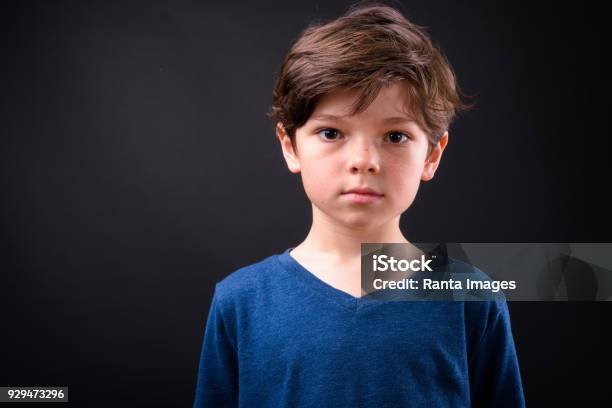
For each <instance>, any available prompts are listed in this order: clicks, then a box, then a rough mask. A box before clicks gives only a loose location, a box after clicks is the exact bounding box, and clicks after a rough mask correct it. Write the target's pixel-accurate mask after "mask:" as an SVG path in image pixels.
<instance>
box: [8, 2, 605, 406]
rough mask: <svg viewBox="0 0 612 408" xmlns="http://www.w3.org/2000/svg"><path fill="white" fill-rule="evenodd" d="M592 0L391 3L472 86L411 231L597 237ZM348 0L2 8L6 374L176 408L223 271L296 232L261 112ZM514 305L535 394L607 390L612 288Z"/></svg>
mask: <svg viewBox="0 0 612 408" xmlns="http://www.w3.org/2000/svg"><path fill="white" fill-rule="evenodd" d="M589 3H591V2H580V3H578V4H571V5H570V4H568V5H562V4H560V3H551V4H547V3H537V2H486V1H481V2H452V1H414V2H413V1H404V2H401V3H400V2H396V3H392V4H395V5H396V6H397V7H398V8H399V9H400V10H401V11H402V12H403V13H404V14H405V15H406V16H407V17H408V18H409V19H411V20H412V21H414V22H415V23H417V24H419V25H422V26H426V27H428V30H429V33H430V34H431V36H432V37H433V38H434V40H436V41H437V42H438V43H440V45H441V47H442V49H443V51H444V52H445V54H446V56H447V57H448V59H449V61H450V62H451V64H452V66H453V68H454V70H455V72H456V74H457V77H458V80H459V84H460V85H461V87H462V88H463V90H464V91H466V92H467V93H472V94H476V100H475V101H476V106H475V108H474V109H473V110H472V111H470V112H467V113H465V114H463V115H460V116H459V117H458V118H457V120H456V121H455V122H454V123H453V125H452V126H451V129H450V137H449V144H448V147H447V149H446V150H445V153H444V156H443V158H442V162H441V165H440V168H439V169H438V172H437V173H436V177H435V178H434V179H433V180H432V181H431V182H428V183H423V184H422V185H421V188H420V190H419V193H418V195H417V198H416V201H415V203H414V205H413V206H412V207H411V208H410V209H409V210H408V211H407V213H406V214H405V215H404V216H403V218H402V224H401V225H402V230H403V231H404V232H405V234H406V236H407V237H408V239H410V240H412V241H415V242H419V241H421V242H433V241H436V242H608V241H610V232H609V231H610V217H609V209H610V200H609V198H608V197H609V195H608V191H607V190H608V189H609V175H610V171H609V170H608V167H607V159H608V155H609V154H608V151H609V150H608V149H609V146H610V143H609V141H608V139H609V129H608V118H609V109H608V106H609V104H608V101H607V98H608V94H609V82H610V80H609V74H608V69H607V67H606V65H605V63H604V57H605V54H606V53H608V50H609V44H605V43H604V42H603V41H604V38H606V37H607V36H608V35H609V34H610V33H609V32H607V31H608V30H607V29H606V28H605V27H606V26H607V21H605V18H604V16H605V15H606V14H605V13H604V11H603V10H602V9H599V8H598V7H599V6H598V5H597V4H596V3H595V2H592V3H591V4H589ZM349 4H350V2H346V1H326V2H314V1H313V2H307V1H301V2H270V1H267V2H252V3H248V4H247V3H246V2H245V3H244V4H243V3H240V2H232V1H224V2H216V3H212V2H211V3H208V2H197V1H173V2H170V1H168V2H102V1H99V2H77V1H54V2H49V1H25V2H15V3H13V4H11V3H3V5H2V11H1V14H0V15H1V17H0V18H1V22H2V25H1V26H2V31H3V35H2V43H3V47H2V53H3V58H2V59H3V63H2V77H1V80H2V92H1V93H0V94H1V96H0V98H1V100H2V111H3V120H2V124H3V126H2V137H1V138H0V148H1V150H0V153H1V161H0V166H1V172H0V188H1V190H0V244H1V248H2V256H1V257H0V271H1V277H2V280H1V284H0V299H1V300H2V304H1V305H0V318H1V319H2V325H3V328H2V331H1V335H0V385H1V386H68V387H69V388H70V390H69V396H70V401H71V402H70V403H69V405H71V406H114V405H119V404H121V405H126V406H127V405H130V406H150V407H153V406H160V407H162V406H163V407H167V406H189V405H191V404H192V402H193V397H194V387H195V381H196V375H197V364H198V359H199V353H200V348H201V344H202V336H203V330H204V324H205V323H206V318H207V314H208V308H209V305H210V299H211V297H212V293H213V289H214V284H215V282H217V281H219V280H221V279H222V278H223V277H225V276H227V275H228V274H229V273H231V272H232V271H233V270H235V269H237V268H239V267H241V266H245V265H248V264H250V263H253V262H256V261H259V260H261V259H263V258H264V257H267V256H269V255H271V254H274V253H279V252H282V251H283V250H285V249H286V248H288V247H290V246H295V245H297V244H298V243H299V242H300V241H301V240H302V239H303V238H304V237H305V236H306V233H307V232H308V227H309V225H310V204H309V202H308V200H307V198H306V196H305V194H304V192H303V189H302V185H301V182H300V179H299V177H298V176H296V175H293V174H291V173H289V171H288V170H287V168H286V165H285V163H284V161H283V159H282V155H281V150H280V146H279V145H278V142H277V140H276V139H275V136H274V127H273V124H272V123H271V122H270V121H269V119H268V118H267V117H266V112H267V111H268V109H269V107H270V102H271V92H272V87H273V84H274V80H275V77H276V74H277V72H278V69H279V67H280V64H281V62H282V58H283V56H284V55H285V53H286V52H287V50H288V49H289V47H290V45H291V42H292V41H293V40H294V39H295V38H296V37H297V36H298V35H299V33H300V32H301V30H303V29H304V28H305V27H306V25H307V23H308V22H311V21H313V20H314V19H328V18H335V17H337V16H339V15H340V14H342V12H343V11H344V10H345V8H346V6H348V5H349ZM509 307H510V312H511V320H512V324H513V333H514V337H515V342H516V347H517V351H518V356H519V364H520V367H521V373H522V378H523V382H524V388H525V394H526V401H527V404H529V405H530V406H544V405H546V406H548V405H553V404H555V405H560V406H571V405H576V404H580V405H581V406H602V405H604V404H605V403H609V402H610V400H611V398H610V388H609V384H608V382H609V381H608V379H609V366H610V363H611V362H612V353H611V352H610V349H609V344H610V343H611V341H612V333H611V332H610V330H609V327H610V318H611V316H612V315H611V312H612V306H611V305H610V304H609V303H579V302H574V303H518V302H513V303H510V304H509ZM21 406H26V404H24V405H21Z"/></svg>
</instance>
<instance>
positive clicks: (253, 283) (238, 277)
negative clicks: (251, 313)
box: [214, 254, 281, 308]
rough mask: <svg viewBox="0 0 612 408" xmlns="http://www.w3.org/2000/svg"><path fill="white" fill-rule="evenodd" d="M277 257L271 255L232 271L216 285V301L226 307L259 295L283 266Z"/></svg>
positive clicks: (271, 282)
mask: <svg viewBox="0 0 612 408" xmlns="http://www.w3.org/2000/svg"><path fill="white" fill-rule="evenodd" d="M277 257H278V255H277V254H275V255H270V256H268V257H266V258H264V259H261V260H259V261H257V262H255V263H252V264H250V265H246V266H243V267H241V268H239V269H237V270H235V271H233V272H232V273H230V274H229V275H228V276H226V277H225V278H223V279H222V280H221V281H219V282H218V283H217V284H216V285H215V294H214V297H215V301H216V302H218V303H219V304H220V305H221V306H222V307H223V308H226V307H230V306H232V305H234V306H236V304H238V303H245V302H248V300H249V298H252V297H254V296H257V294H258V293H260V292H261V290H262V289H265V287H266V286H269V285H271V284H273V282H274V279H275V278H276V277H277V276H278V273H277V272H278V270H279V269H281V268H280V265H279V263H278V260H277Z"/></svg>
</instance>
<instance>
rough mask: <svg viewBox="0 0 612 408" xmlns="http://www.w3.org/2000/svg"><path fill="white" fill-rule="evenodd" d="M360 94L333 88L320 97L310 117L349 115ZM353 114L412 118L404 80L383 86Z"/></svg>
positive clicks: (359, 92) (365, 116) (373, 116)
mask: <svg viewBox="0 0 612 408" xmlns="http://www.w3.org/2000/svg"><path fill="white" fill-rule="evenodd" d="M360 96H361V91H360V90H348V89H345V88H341V89H337V90H334V91H332V92H330V93H327V94H325V95H324V96H323V97H321V98H320V99H319V101H318V103H317V105H316V107H315V109H314V111H313V112H312V115H311V118H313V119H316V118H323V117H325V116H350V114H351V111H352V109H353V106H354V105H355V104H356V103H357V101H358V99H359V97H360ZM355 116H361V117H364V118H374V119H375V118H381V117H388V116H401V117H407V118H409V119H414V115H413V114H412V109H411V107H410V93H409V91H408V86H407V84H406V83H405V82H404V81H396V82H393V83H392V84H390V85H385V86H383V87H382V88H381V89H380V91H379V92H378V94H377V95H376V97H375V98H374V100H373V101H372V103H370V104H369V105H368V106H367V107H366V108H365V109H364V110H363V111H361V112H358V113H357V114H356V115H355Z"/></svg>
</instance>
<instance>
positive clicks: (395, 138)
mask: <svg viewBox="0 0 612 408" xmlns="http://www.w3.org/2000/svg"><path fill="white" fill-rule="evenodd" d="M386 138H387V139H388V140H389V141H390V142H391V143H392V144H402V143H405V142H407V141H408V140H409V139H410V138H409V137H408V136H407V135H406V134H405V133H402V132H395V131H393V132H389V133H387V136H386Z"/></svg>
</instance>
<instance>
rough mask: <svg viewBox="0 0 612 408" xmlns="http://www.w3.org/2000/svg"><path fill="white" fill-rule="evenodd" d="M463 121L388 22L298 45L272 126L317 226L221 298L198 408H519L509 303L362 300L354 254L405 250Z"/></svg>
mask: <svg viewBox="0 0 612 408" xmlns="http://www.w3.org/2000/svg"><path fill="white" fill-rule="evenodd" d="M465 107H466V106H465V105H464V104H463V102H462V101H461V98H460V97H459V93H458V91H457V89H456V85H455V77H454V74H453V72H452V70H451V68H450V66H449V65H448V63H447V61H446V60H445V58H444V57H443V56H442V54H441V52H440V51H439V50H438V49H437V47H436V46H434V45H433V44H432V42H431V40H430V39H429V38H428V37H427V36H426V34H425V33H424V32H423V31H422V30H421V29H420V27H417V26H415V25H414V24H412V23H410V22H409V21H407V20H406V19H405V18H404V17H403V16H402V15H401V14H400V13H399V12H397V11H396V10H394V9H393V8H390V7H388V6H384V5H380V4H370V5H363V4H362V5H359V6H357V7H354V8H352V9H350V10H349V11H348V12H347V14H345V15H344V16H342V17H340V18H338V19H337V20H334V21H332V22H330V23H327V24H324V25H318V26H311V27H309V28H307V29H306V30H305V31H304V32H303V33H302V35H301V36H300V38H299V39H298V40H297V41H296V43H295V44H294V45H293V47H292V48H291V50H290V51H289V53H288V54H287V56H286V58H285V61H284V63H283V65H282V67H281V70H280V73H279V77H278V80H277V83H276V86H275V89H274V93H273V107H272V112H271V116H272V118H273V119H274V120H275V122H276V123H277V127H276V133H277V137H278V139H279V141H280V144H281V147H282V152H283V155H284V158H285V160H286V162H287V166H288V167H289V170H290V171H291V172H294V173H300V174H301V177H302V182H303V185H304V189H305V191H306V194H307V196H308V198H309V199H310V201H311V203H312V226H311V229H310V232H309V233H308V236H307V237H306V239H305V240H304V241H303V242H302V243H300V244H299V245H297V246H296V247H295V248H289V249H287V250H286V251H284V252H283V253H281V254H277V255H273V256H270V257H268V258H266V259H264V260H262V261H260V262H258V263H256V264H254V265H250V266H247V267H244V268H241V269H239V270H237V271H235V272H234V273H232V274H230V275H229V276H228V277H226V278H225V279H223V280H222V281H221V282H219V283H218V284H217V285H216V287H215V293H214V296H213V299H212V303H211V307H210V311H209V315H208V322H207V325H206V331H205V335H204V343H203V347H202V354H201V359H200V366H199V375H198V382H197V387H196V399H195V404H194V406H195V407H232V406H241V407H279V406H288V407H293V406H299V407H302V406H308V407H404V406H428V407H429V406H431V407H438V406H448V407H464V406H470V405H473V406H495V407H501V406H508V407H517V406H524V398H523V391H522V385H521V379H520V373H519V367H518V362H517V358H516V352H515V349H514V343H513V339H512V334H511V329H510V321H509V316H508V309H507V306H506V304H505V302H503V301H490V302H459V301H455V302H453V301H449V302H408V301H394V302H385V301H373V300H371V299H368V298H367V296H362V295H363V291H362V288H361V284H360V283H361V280H360V265H361V252H360V244H361V243H365V242H370V243H387V242H388V243H405V244H410V243H409V241H408V240H407V239H406V238H405V237H404V235H403V234H402V232H401V231H400V228H399V220H400V216H401V214H402V213H403V212H404V211H405V210H406V209H407V208H408V207H410V205H411V204H412V202H413V200H414V198H415V196H416V193H417V190H418V187H419V184H420V181H421V180H423V181H427V180H431V179H432V178H433V176H434V173H435V171H436V169H437V167H438V164H439V163H440V159H441V156H442V153H443V151H444V149H445V147H446V145H447V143H448V127H449V124H450V122H451V120H452V118H453V116H454V114H455V112H456V111H458V110H461V109H463V108H465Z"/></svg>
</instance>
